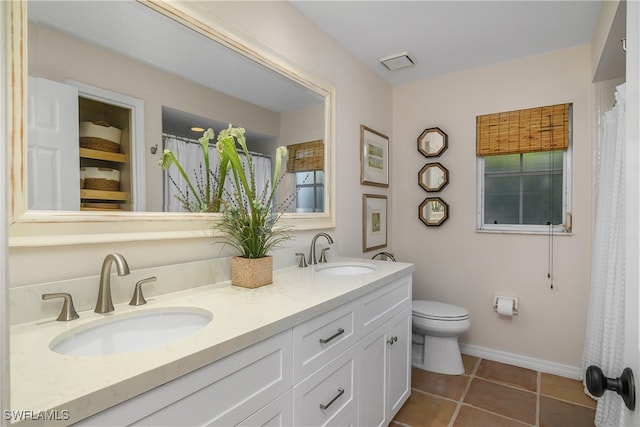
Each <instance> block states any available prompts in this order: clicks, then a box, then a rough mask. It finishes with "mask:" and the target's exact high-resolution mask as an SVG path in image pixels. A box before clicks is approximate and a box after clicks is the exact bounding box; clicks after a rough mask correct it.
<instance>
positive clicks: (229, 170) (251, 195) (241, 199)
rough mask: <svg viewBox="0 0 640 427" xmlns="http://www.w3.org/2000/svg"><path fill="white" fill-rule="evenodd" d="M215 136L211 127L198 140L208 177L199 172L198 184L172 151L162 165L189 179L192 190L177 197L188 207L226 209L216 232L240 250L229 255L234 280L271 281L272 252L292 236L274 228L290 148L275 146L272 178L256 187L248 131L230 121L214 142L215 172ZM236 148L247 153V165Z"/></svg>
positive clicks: (192, 209)
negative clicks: (213, 166) (228, 186)
mask: <svg viewBox="0 0 640 427" xmlns="http://www.w3.org/2000/svg"><path fill="white" fill-rule="evenodd" d="M213 137H214V132H213V129H207V130H206V131H205V132H204V134H203V135H202V138H200V139H199V142H200V146H201V147H202V153H203V161H204V170H205V175H206V176H205V177H202V176H201V177H200V178H199V180H198V182H197V183H196V185H195V186H194V185H193V184H192V183H191V181H190V180H189V177H188V176H187V174H186V173H185V171H184V168H183V167H182V165H181V164H180V162H179V161H178V159H177V158H176V157H175V155H174V154H173V153H172V152H171V151H170V150H165V151H164V153H163V155H162V160H161V161H160V165H161V166H162V168H163V169H168V168H169V167H171V165H175V166H176V167H177V169H178V171H179V172H180V174H181V175H182V177H183V178H184V180H185V181H186V183H187V186H188V188H189V189H190V191H191V193H189V192H188V191H187V192H186V193H184V194H183V193H182V191H181V195H180V197H179V198H178V200H180V201H181V202H182V204H183V206H184V207H185V209H186V210H188V211H190V212H221V213H222V217H221V218H220V219H219V220H218V221H217V222H216V224H215V225H214V230H216V231H219V232H221V233H222V234H223V235H224V237H223V239H224V242H225V243H227V244H229V245H231V246H233V247H234V248H236V249H237V250H238V251H240V253H241V255H240V256H236V257H233V258H232V259H231V283H232V284H233V285H237V286H243V287H248V288H255V287H258V286H263V285H267V284H269V283H272V281H273V279H272V278H273V259H272V257H271V256H269V255H268V253H269V252H270V251H271V250H272V249H273V248H274V247H276V246H277V245H279V244H280V243H282V242H283V241H285V240H287V239H289V238H290V236H289V234H288V232H287V230H286V229H285V228H283V227H278V226H276V223H277V222H278V220H279V219H280V213H278V211H280V209H276V208H274V207H273V203H274V196H275V194H276V188H277V186H278V183H279V180H280V169H281V165H282V158H283V157H285V156H287V148H286V147H284V146H280V147H278V148H277V150H276V156H275V167H274V174H273V180H272V181H271V184H269V183H267V185H266V186H265V188H262V189H260V188H257V187H256V179H255V169H254V167H253V164H252V162H251V156H250V154H249V149H248V148H247V141H246V138H245V130H244V129H243V128H234V127H233V126H231V125H229V127H228V128H227V129H224V130H221V131H220V133H219V134H218V138H217V143H216V150H217V152H218V154H219V156H220V165H219V167H218V168H217V171H216V172H215V173H214V172H212V171H211V170H210V162H209V141H210V140H211V139H213ZM238 150H242V152H243V153H244V155H245V156H246V167H245V166H244V165H243V162H242V160H241V159H240V155H239V154H238ZM227 175H229V178H230V179H231V180H232V181H231V182H232V187H233V188H234V190H233V191H232V192H229V191H226V190H225V188H224V184H225V181H226V178H227ZM174 184H175V182H174ZM196 188H197V189H198V190H196ZM189 194H193V198H194V200H190V197H189ZM291 199H292V198H288V199H287V200H285V201H284V203H283V205H286V204H287V203H290V202H291ZM282 207H284V206H282Z"/></svg>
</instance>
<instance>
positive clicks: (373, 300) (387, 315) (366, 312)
mask: <svg viewBox="0 0 640 427" xmlns="http://www.w3.org/2000/svg"><path fill="white" fill-rule="evenodd" d="M408 306H411V276H410V275H409V276H406V277H402V278H400V279H398V280H395V281H394V282H392V283H390V284H388V285H387V286H384V287H383V288H380V289H378V290H377V291H374V292H372V293H370V294H369V295H366V296H365V297H364V298H363V300H362V326H363V330H362V334H363V335H362V336H366V335H367V334H369V333H371V332H372V331H373V330H374V329H376V328H377V327H379V326H380V325H382V324H383V323H384V322H386V321H387V320H389V319H391V318H392V317H393V316H395V315H396V314H398V313H399V312H400V311H402V310H403V309H404V308H406V307H408Z"/></svg>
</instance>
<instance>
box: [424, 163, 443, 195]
mask: <svg viewBox="0 0 640 427" xmlns="http://www.w3.org/2000/svg"><path fill="white" fill-rule="evenodd" d="M418 184H419V185H420V187H422V188H423V189H424V190H425V191H427V192H429V193H432V192H437V191H441V190H442V189H443V188H444V187H446V186H447V184H449V170H448V169H447V168H445V167H444V166H442V164H440V163H439V162H438V163H427V164H426V165H424V167H423V168H422V169H420V172H418Z"/></svg>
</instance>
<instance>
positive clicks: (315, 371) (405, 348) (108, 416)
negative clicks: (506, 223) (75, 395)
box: [78, 274, 411, 426]
mask: <svg viewBox="0 0 640 427" xmlns="http://www.w3.org/2000/svg"><path fill="white" fill-rule="evenodd" d="M410 349H411V274H408V275H406V276H403V277H401V278H399V279H396V280H393V281H391V282H390V283H388V284H386V285H383V286H381V287H378V288H377V289H375V290H373V291H371V292H369V293H365V294H363V295H361V296H360V297H358V298H356V299H355V300H352V301H350V302H347V303H345V304H343V305H340V306H338V307H336V308H333V309H331V310H329V311H326V312H325V313H322V314H320V315H317V316H315V317H311V318H308V319H307V320H305V321H303V322H302V323H298V324H295V325H293V326H292V327H290V328H289V329H287V330H285V331H283V332H281V333H279V334H277V335H274V336H272V337H270V338H266V339H264V340H262V341H260V342H258V343H256V344H253V345H251V346H250V347H247V348H244V349H242V350H240V351H238V352H236V353H233V354H231V355H229V356H227V357H225V358H223V359H220V360H218V361H216V362H213V363H211V364H210V365H207V366H204V367H203V368H200V369H197V370H195V371H193V372H191V373H189V374H186V375H184V376H182V377H179V378H177V379H175V380H173V381H170V382H168V383H166V384H164V385H161V386H159V387H156V388H154V389H152V390H150V391H148V392H146V393H143V394H141V395H139V396H136V397H134V398H132V399H130V400H127V401H126V402H124V403H121V404H119V405H116V406H114V407H112V408H110V409H107V410H105V411H103V412H101V413H99V414H97V415H94V416H93V417H90V418H88V419H86V420H83V421H81V422H80V423H79V424H78V425H152V426H162V425H171V426H175V425H181V426H192V425H198V426H205V425H224V426H228V425H242V426H267V425H269V426H291V425H294V426H325V425H332V426H350V425H367V426H373V425H387V424H389V422H390V421H391V419H392V418H393V416H394V415H395V414H396V412H397V411H398V409H400V407H401V406H402V404H403V403H404V402H405V401H406V399H407V398H408V396H409V393H410V378H411V366H410V360H411V358H410V356H411V354H410Z"/></svg>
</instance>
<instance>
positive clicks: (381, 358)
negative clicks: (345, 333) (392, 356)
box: [358, 325, 388, 426]
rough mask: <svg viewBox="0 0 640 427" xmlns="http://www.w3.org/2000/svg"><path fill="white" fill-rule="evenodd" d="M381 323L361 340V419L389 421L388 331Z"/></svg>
mask: <svg viewBox="0 0 640 427" xmlns="http://www.w3.org/2000/svg"><path fill="white" fill-rule="evenodd" d="M386 331H387V329H386V325H385V326H381V327H380V328H378V329H376V330H375V331H373V332H372V333H370V334H369V335H367V336H366V337H365V338H364V339H363V340H362V341H361V342H360V383H359V388H358V397H359V401H358V423H359V424H360V425H363V426H382V425H386V424H387V423H386V420H387V403H386V399H385V396H386V389H387V346H388V344H387V334H386Z"/></svg>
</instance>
